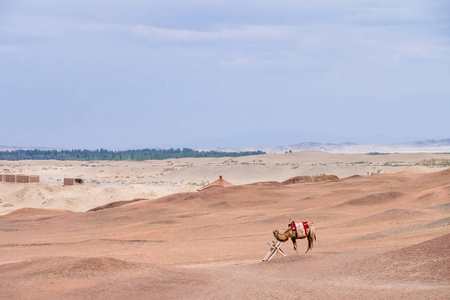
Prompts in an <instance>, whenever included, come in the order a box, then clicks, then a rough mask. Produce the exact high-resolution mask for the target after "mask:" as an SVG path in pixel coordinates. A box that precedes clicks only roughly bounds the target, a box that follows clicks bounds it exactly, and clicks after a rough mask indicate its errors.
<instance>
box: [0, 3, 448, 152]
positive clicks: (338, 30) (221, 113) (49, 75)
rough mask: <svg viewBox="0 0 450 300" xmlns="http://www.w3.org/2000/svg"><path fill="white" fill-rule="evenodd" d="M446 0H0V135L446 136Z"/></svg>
mask: <svg viewBox="0 0 450 300" xmlns="http://www.w3.org/2000/svg"><path fill="white" fill-rule="evenodd" d="M449 115H450V1H448V0H446V1H441V0H433V1H430V0H402V1H399V0H388V1H387V0H386V1H385V0H376V1H371V0H364V1H363V0H340V1H337V0H278V1H268V0H267V1H266V0H258V1H248V0H239V1H237V0H227V1H214V0H201V1H186V0H161V1H160V0H127V1H125V0H123V1H118V0H78V1H71V0H59V1H58V0H53V1H50V0H40V1H32V0H28V1H25V0H0V119H1V123H2V125H1V126H0V145H1V146H21V147H50V148H51V147H55V148H87V149H99V148H105V149H112V150H124V149H140V148H170V147H173V148H184V147H189V148H197V149H198V148H225V147H246V146H276V145H289V144H296V143H301V142H332V143H339V142H355V143H384V144H386V143H388V144H389V143H399V142H408V141H417V140H423V139H445V138H449V137H450V125H449Z"/></svg>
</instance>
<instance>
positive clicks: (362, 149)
mask: <svg viewBox="0 0 450 300" xmlns="http://www.w3.org/2000/svg"><path fill="white" fill-rule="evenodd" d="M214 150H220V151H224V152H239V151H256V150H261V151H264V152H266V153H286V152H291V151H292V152H298V151H306V150H319V151H325V152H330V153H380V154H382V153H415V152H430V153H450V139H443V140H423V141H417V142H408V143H399V144H389V145H381V144H356V143H315V142H304V143H299V144H291V145H285V146H273V147H236V148H226V149H214Z"/></svg>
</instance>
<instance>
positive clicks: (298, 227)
mask: <svg viewBox="0 0 450 300" xmlns="http://www.w3.org/2000/svg"><path fill="white" fill-rule="evenodd" d="M288 226H289V229H288V230H286V231H285V232H284V233H281V234H280V232H279V231H278V230H274V231H273V236H274V237H275V238H276V239H277V240H278V241H280V242H286V241H287V240H288V239H289V238H290V239H291V240H292V243H293V244H294V250H295V252H297V239H304V238H308V248H307V249H306V252H305V253H308V251H309V250H310V249H312V248H313V246H314V241H315V240H316V230H315V229H314V227H313V226H311V225H309V224H308V222H301V223H295V222H291V223H290V224H289V225H288ZM297 254H298V252H297Z"/></svg>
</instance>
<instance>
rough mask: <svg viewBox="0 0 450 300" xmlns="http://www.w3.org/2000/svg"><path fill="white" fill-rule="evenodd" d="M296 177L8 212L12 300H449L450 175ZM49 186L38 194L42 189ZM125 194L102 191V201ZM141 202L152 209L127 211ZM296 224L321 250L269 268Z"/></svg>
mask: <svg viewBox="0 0 450 300" xmlns="http://www.w3.org/2000/svg"><path fill="white" fill-rule="evenodd" d="M315 154H317V153H307V156H310V157H312V156H314V155H315ZM319 156H321V157H322V158H323V157H328V154H323V153H319ZM336 157H337V156H335V157H334V158H333V159H336ZM246 159H247V160H249V161H252V159H255V158H246ZM270 159H274V158H270ZM283 159H287V158H286V157H284V156H283ZM345 159H349V158H348V157H345ZM377 159H378V158H377ZM281 161H282V160H281ZM210 162H211V160H206V161H205V163H210ZM267 162H268V161H266V163H267ZM272 162H273V161H272ZM137 165H138V164H136V165H135V167H136V166H137ZM209 167H211V166H208V168H209ZM228 167H229V166H227V168H228ZM279 167H280V165H277V166H276V167H274V168H279ZM328 167H330V166H328ZM111 168H112V167H111ZM243 168H245V166H244V167H243ZM281 168H284V167H281ZM349 168H350V166H349ZM240 170H241V166H239V168H238V169H237V171H236V170H235V171H236V172H238V173H239V172H240ZM272 170H273V169H272ZM290 170H292V169H289V171H288V172H284V174H285V175H289V176H286V177H285V178H284V179H283V180H280V179H279V178H278V177H277V176H278V175H276V176H274V177H273V178H271V177H270V176H267V177H265V176H263V177H264V178H261V176H259V175H253V178H254V179H257V180H255V181H254V182H253V183H257V184H252V182H243V184H242V185H239V184H238V185H235V186H232V187H226V188H224V187H217V188H210V189H207V190H203V191H201V192H197V191H186V190H185V191H182V192H180V193H171V194H167V195H164V196H162V197H157V198H154V199H153V198H151V197H148V200H145V199H139V198H140V197H136V198H134V197H133V195H132V193H130V195H128V196H129V197H128V198H125V199H123V200H126V201H124V202H121V201H119V202H118V201H110V203H113V204H110V205H105V204H107V203H109V202H107V203H101V202H102V201H93V202H92V203H90V204H91V205H93V204H100V205H104V206H103V207H102V209H98V210H94V211H89V212H77V211H69V210H67V206H65V207H64V209H59V210H58V209H53V208H52V209H50V208H44V209H38V208H22V209H18V210H15V211H13V212H11V213H9V214H5V215H3V216H0V241H1V242H0V290H1V291H2V296H3V295H4V297H7V298H8V299H23V298H31V299H48V298H58V299H79V298H83V299H106V298H108V299H123V298H124V297H129V298H133V299H149V298H157V299H160V298H164V299H230V298H238V299H243V298H244V299H246V298H252V299H254V298H258V299H276V298H277V299H292V298H319V299H324V298H326V299H359V298H363V297H364V298H365V299H399V298H407V299H423V298H427V299H446V298H448V296H449V295H450V278H449V276H448V275H449V273H448V269H449V268H450V261H449V257H448V254H449V252H448V246H449V245H448V243H449V240H450V239H449V225H450V223H449V222H450V220H449V217H448V211H449V205H450V201H449V199H450V188H449V182H450V170H449V169H445V170H442V171H436V172H427V173H414V174H411V173H404V172H401V173H380V174H377V175H373V176H360V177H352V178H343V179H333V180H332V181H323V182H302V181H299V182H297V183H294V184H288V185H285V184H280V182H282V181H284V180H288V179H289V178H292V177H295V176H312V175H298V174H297V175H295V176H290V175H291V173H290ZM294 170H296V169H294ZM330 170H333V168H332V167H330ZM220 171H223V170H222V169H220ZM285 171H286V170H285ZM106 172H108V171H106V170H105V172H103V173H106ZM280 174H281V173H280ZM330 174H331V173H330ZM317 175H319V176H320V174H317ZM362 175H363V174H362ZM240 176H242V174H240V173H239V174H238V175H236V178H239V177H240ZM224 177H225V176H224ZM214 179H215V178H214ZM225 179H227V180H229V181H230V182H233V180H232V179H231V178H227V177H225ZM261 179H262V180H261ZM238 181H239V180H236V182H238ZM242 181H243V180H242ZM236 182H233V183H235V184H236ZM44 185H45V183H41V184H36V185H34V187H36V188H38V190H39V191H41V193H42V192H43V191H44V189H45V186H44ZM4 186H6V184H5V183H2V187H4ZM10 186H13V184H11V185H8V188H9V187H10ZM131 186H133V185H131ZM52 187H53V188H55V190H57V189H58V188H59V187H54V186H52ZM113 187H114V186H100V188H101V189H102V190H99V191H98V193H99V195H100V196H101V195H102V191H104V190H103V189H105V188H113ZM128 187H130V186H128ZM23 188H24V187H21V189H23ZM75 188H78V187H75ZM87 188H90V186H87ZM93 188H97V186H94V187H93ZM61 189H66V190H68V191H69V192H67V193H69V194H71V195H72V196H74V197H80V198H83V197H84V195H85V191H83V189H82V188H81V187H80V189H78V190H76V189H71V188H70V189H69V188H67V187H66V188H63V187H61ZM16 191H17V190H15V192H16ZM30 193H31V192H30V191H26V192H25V193H24V194H23V195H25V197H27V196H26V195H28V196H31V194H30ZM105 193H106V192H105ZM142 198H146V197H142ZM133 199H136V200H139V201H129V202H128V200H133ZM23 200H24V203H26V199H23ZM100 205H97V206H100ZM93 207H95V206H93ZM90 208H92V207H90ZM289 219H293V220H295V221H297V222H299V221H309V222H310V223H312V224H313V226H314V227H315V228H316V232H317V243H316V244H315V247H314V249H313V250H312V251H311V252H310V253H308V254H307V255H305V254H304V253H303V252H304V251H305V250H306V246H307V245H306V242H305V241H304V240H300V241H298V245H299V254H298V255H297V254H296V253H295V252H294V250H293V247H292V243H291V242H290V241H289V242H286V243H285V244H283V246H282V248H283V250H284V251H285V252H286V253H287V255H288V256H287V257H282V256H279V255H277V256H275V258H274V259H273V260H271V261H270V262H262V261H261V259H262V258H263V257H264V255H265V254H266V252H267V251H268V249H269V248H268V246H267V242H270V241H272V240H274V237H273V235H272V231H273V230H274V229H278V230H280V231H281V230H283V229H286V228H287V224H288V222H289ZM292 287H298V288H295V289H293V288H292Z"/></svg>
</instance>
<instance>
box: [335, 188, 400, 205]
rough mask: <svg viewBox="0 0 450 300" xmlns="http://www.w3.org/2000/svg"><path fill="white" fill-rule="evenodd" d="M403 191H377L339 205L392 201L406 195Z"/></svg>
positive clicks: (373, 203) (377, 203) (374, 203)
mask: <svg viewBox="0 0 450 300" xmlns="http://www.w3.org/2000/svg"><path fill="white" fill-rule="evenodd" d="M404 195H405V193H403V192H397V191H392V192H386V193H377V194H372V195H369V196H365V197H362V198H356V199H352V200H349V201H346V202H344V203H342V204H339V205H338V206H361V205H379V204H384V203H388V202H391V201H393V200H395V199H397V198H399V197H402V196H404Z"/></svg>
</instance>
